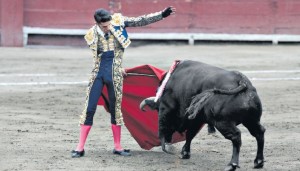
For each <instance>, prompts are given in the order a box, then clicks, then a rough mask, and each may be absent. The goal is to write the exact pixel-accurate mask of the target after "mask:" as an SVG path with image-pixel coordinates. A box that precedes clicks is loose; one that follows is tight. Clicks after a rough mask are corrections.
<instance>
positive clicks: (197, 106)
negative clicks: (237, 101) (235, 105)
mask: <svg viewBox="0 0 300 171" xmlns="http://www.w3.org/2000/svg"><path fill="white" fill-rule="evenodd" d="M246 88H247V84H246V83H245V82H242V81H241V82H240V83H239V86H238V87H236V88H234V89H232V90H221V89H210V90H206V91H204V92H202V93H200V94H198V95H196V96H194V97H193V99H192V102H191V104H190V106H189V107H188V108H187V109H186V114H187V115H188V118H189V119H194V118H195V117H196V116H197V114H198V113H200V111H201V110H202V109H203V107H204V106H205V105H206V103H207V102H208V101H209V99H210V98H211V97H213V96H214V95H215V94H225V95H233V94H237V93H239V92H241V91H243V90H245V89H246Z"/></svg>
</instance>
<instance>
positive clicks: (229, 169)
mask: <svg viewBox="0 0 300 171" xmlns="http://www.w3.org/2000/svg"><path fill="white" fill-rule="evenodd" d="M236 168H240V167H239V166H238V164H236V163H230V164H228V165H227V166H226V167H225V169H224V171H235V170H236Z"/></svg>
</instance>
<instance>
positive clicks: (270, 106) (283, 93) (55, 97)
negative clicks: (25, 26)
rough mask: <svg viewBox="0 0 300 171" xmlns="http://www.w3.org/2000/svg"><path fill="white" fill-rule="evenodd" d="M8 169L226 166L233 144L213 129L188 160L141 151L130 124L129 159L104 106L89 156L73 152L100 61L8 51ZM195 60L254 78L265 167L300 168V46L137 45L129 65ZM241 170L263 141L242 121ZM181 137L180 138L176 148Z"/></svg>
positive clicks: (4, 150)
mask: <svg viewBox="0 0 300 171" xmlns="http://www.w3.org/2000/svg"><path fill="white" fill-rule="evenodd" d="M0 52H1V53H0V66H1V67H0V106H1V110H0V115H1V119H0V130H1V139H0V144H1V146H0V154H1V157H0V170H7V171H11V170H126V171H128V170H201V171H202V170H203V171H208V170H211V171H215V170H223V168H224V167H225V165H226V164H227V163H228V162H229V160H230V158H231V152H232V146H231V142H230V141H228V140H226V139H225V138H224V137H223V136H222V135H220V133H217V136H210V135H207V130H206V126H205V127H204V128H203V129H202V131H200V133H199V134H198V135H197V136H196V137H195V139H194V140H193V142H192V147H191V152H192V156H191V159H189V160H181V159H179V158H178V156H176V155H168V154H165V153H163V152H162V151H161V149H160V148H159V147H155V148H153V149H152V150H150V151H146V150H143V149H141V148H140V147H139V146H138V144H137V143H136V142H135V140H134V139H133V138H132V137H131V135H130V133H129V132H128V130H127V129H126V128H125V127H123V135H122V144H123V146H124V147H126V148H130V149H131V150H132V156H131V157H121V156H115V155H112V149H113V140H112V133H111V130H110V117H109V114H108V113H106V112H105V110H104V109H103V108H102V107H98V110H97V113H96V115H95V118H94V123H95V124H94V126H93V128H92V130H91V132H90V135H89V137H88V140H87V143H86V146H85V149H86V156H85V157H83V158H80V159H73V158H71V157H70V151H71V150H72V149H74V148H75V146H76V144H77V142H78V136H79V127H78V125H77V123H78V116H79V115H80V113H81V111H82V109H83V106H84V100H85V88H86V85H87V81H88V77H89V73H90V71H91V68H92V64H93V61H92V57H91V52H90V50H89V49H87V48H61V47H59V48H53V47H51V48H47V47H27V48H3V47H1V48H0ZM175 59H191V60H197V61H201V62H205V63H208V64H211V65H215V66H218V67H222V68H225V69H229V70H239V71H241V72H243V73H244V74H245V75H247V76H248V77H249V78H250V79H251V80H252V83H253V84H254V86H255V87H256V88H257V91H258V94H259V96H260V98H261V101H262V104H263V116H262V120H261V122H262V124H263V125H264V126H265V128H266V129H267V131H266V133H265V160H266V163H265V166H264V168H263V169H261V170H263V171H267V170H268V171H277V170H278V171H282V170H290V171H295V170H300V98H299V97H300V48H299V46H273V45H197V46H183V45H162V46H159V45H150V46H140V47H130V48H129V49H127V50H126V52H125V56H124V61H123V62H124V63H123V66H124V67H134V66H137V65H143V64H151V65H153V66H156V67H159V68H163V69H168V68H169V66H170V65H171V63H172V61H173V60H175ZM239 128H240V129H241V131H242V147H241V153H240V166H241V168H240V169H239V170H253V169H252V168H253V160H254V158H255V155H256V141H255V138H254V137H252V136H251V135H250V133H249V132H248V131H247V130H246V129H245V128H244V127H243V126H239ZM182 145H183V143H177V144H175V146H176V148H177V149H178V151H180V150H181V147H182Z"/></svg>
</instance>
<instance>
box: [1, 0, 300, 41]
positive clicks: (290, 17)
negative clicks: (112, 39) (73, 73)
mask: <svg viewBox="0 0 300 171" xmlns="http://www.w3.org/2000/svg"><path fill="white" fill-rule="evenodd" d="M170 5H172V6H174V7H176V8H177V13H176V15H173V16H171V17H169V18H167V19H165V20H164V21H161V22H158V23H156V24H152V25H149V26H146V27H142V28H129V29H128V32H129V33H204V34H211V33H213V34H222V33H226V34H262V35H271V34H272V35H273V34H285V35H300V22H299V21H300V1H299V0H251V1H250V0H0V39H1V44H0V45H1V46H23V45H24V34H23V32H24V27H29V28H49V29H54V30H55V29H70V30H73V29H81V30H86V29H88V28H89V27H91V26H92V25H93V24H94V20H93V13H94V11H95V9H97V8H105V9H108V10H109V11H111V12H112V13H114V12H121V13H122V14H123V15H125V16H139V15H142V14H148V13H153V12H157V11H161V10H163V9H164V8H166V7H168V6H170ZM79 36H80V35H79ZM26 39H28V40H26V41H28V42H26V43H28V44H43V43H45V42H48V43H50V44H51V43H52V44H58V45H65V44H69V45H80V44H83V43H84V42H82V41H83V40H82V35H81V36H80V39H78V37H76V36H75V37H74V36H72V35H65V36H64V35H55V34H53V33H52V34H49V35H48V34H45V33H44V34H41V35H40V34H39V33H35V34H34V33H31V34H29V35H28V37H27V38H26ZM76 41H77V42H76Z"/></svg>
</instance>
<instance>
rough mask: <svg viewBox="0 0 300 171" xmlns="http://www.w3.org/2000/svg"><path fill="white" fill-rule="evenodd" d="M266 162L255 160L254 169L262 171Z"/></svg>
mask: <svg viewBox="0 0 300 171" xmlns="http://www.w3.org/2000/svg"><path fill="white" fill-rule="evenodd" d="M264 162H265V161H264V160H261V159H255V160H254V169H260V168H263V167H264Z"/></svg>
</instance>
